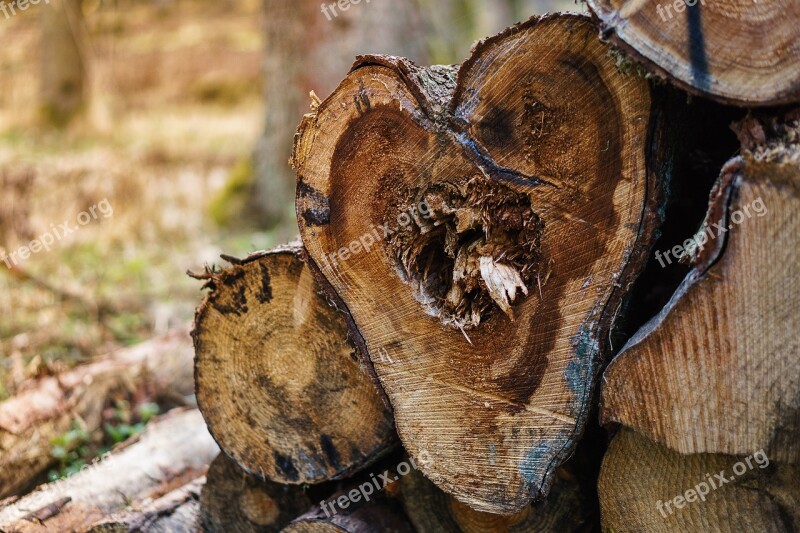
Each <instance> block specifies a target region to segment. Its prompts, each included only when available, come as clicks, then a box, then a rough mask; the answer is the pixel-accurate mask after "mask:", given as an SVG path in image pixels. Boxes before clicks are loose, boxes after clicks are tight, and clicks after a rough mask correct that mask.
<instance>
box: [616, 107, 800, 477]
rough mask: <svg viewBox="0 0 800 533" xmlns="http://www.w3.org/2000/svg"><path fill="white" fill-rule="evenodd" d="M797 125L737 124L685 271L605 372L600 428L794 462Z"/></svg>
mask: <svg viewBox="0 0 800 533" xmlns="http://www.w3.org/2000/svg"><path fill="white" fill-rule="evenodd" d="M798 118H800V111H794V112H791V113H789V114H788V115H787V116H785V117H783V118H781V119H779V118H777V117H773V118H764V119H758V118H750V119H747V120H745V121H744V122H742V123H740V124H739V125H738V127H737V129H738V130H739V133H740V138H741V139H742V141H743V144H742V156H740V157H737V158H735V159H734V160H732V161H730V162H729V163H728V164H727V165H725V167H724V168H723V170H722V174H721V176H720V178H719V180H718V182H717V185H716V187H715V189H714V191H713V192H712V194H711V199H710V204H709V210H708V214H707V216H706V221H705V223H704V225H703V227H702V228H701V229H700V231H699V232H698V233H697V234H696V236H695V238H694V239H693V240H694V241H695V242H694V243H693V242H692V241H691V240H688V241H687V242H686V244H687V245H688V246H687V247H686V248H688V255H687V258H689V257H691V261H692V267H693V268H692V270H691V272H690V273H689V274H688V276H687V277H686V279H685V280H684V281H683V283H682V284H681V286H680V287H679V288H678V290H677V291H676V292H675V294H674V295H673V296H672V298H671V300H670V302H669V304H668V305H667V306H666V307H665V308H664V309H663V310H662V311H661V313H660V314H659V315H657V316H656V317H655V318H654V319H653V320H651V321H650V322H649V323H648V324H646V325H645V326H644V327H642V329H641V330H640V331H639V332H638V333H637V334H636V335H635V336H634V337H633V338H632V339H631V340H630V341H629V342H628V344H627V345H626V346H625V347H624V348H623V349H622V351H621V353H620V354H619V355H618V356H617V357H616V358H615V359H614V361H613V362H612V363H611V364H610V365H609V367H608V369H607V370H606V371H605V376H604V387H603V410H602V417H603V420H604V422H605V423H609V422H621V423H623V424H625V425H626V426H629V427H632V428H634V429H635V430H637V431H639V432H640V433H642V434H644V435H647V436H648V437H649V438H651V439H653V440H655V441H657V442H659V443H662V444H666V445H667V446H669V447H670V448H672V449H674V450H677V451H679V452H681V453H701V452H712V453H727V454H734V455H735V454H748V453H753V452H755V451H756V450H759V449H764V450H765V451H766V452H767V454H769V456H770V458H772V459H775V460H776V461H787V462H794V463H800V389H798V386H797V384H798V383H800V361H798V359H797V354H798V352H800V345H799V344H798V337H797V332H798V331H800V318H799V317H798V313H797V302H798V300H800V271H798V269H797V264H798V262H799V261H800V252H798V249H797V236H798V234H800V220H798V217H797V212H798V210H800V164H798V161H799V160H800V129H799V128H798V126H797V124H798V122H797V120H798ZM701 243H702V245H701V246H700V247H698V246H697V244H701ZM656 257H661V259H660V260H661V261H662V263H666V261H670V262H671V261H673V260H676V259H675V258H674V255H672V257H670V256H669V255H666V254H665V253H664V251H659V255H657V256H656ZM685 259H686V258H685Z"/></svg>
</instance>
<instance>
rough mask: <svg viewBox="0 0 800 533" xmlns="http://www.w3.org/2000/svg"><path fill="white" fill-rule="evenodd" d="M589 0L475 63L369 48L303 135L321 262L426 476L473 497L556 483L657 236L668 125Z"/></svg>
mask: <svg viewBox="0 0 800 533" xmlns="http://www.w3.org/2000/svg"><path fill="white" fill-rule="evenodd" d="M596 32H597V28H596V27H595V26H594V24H593V23H592V22H591V20H590V19H589V18H588V17H586V16H581V15H559V16H547V17H543V18H540V19H532V20H530V21H528V22H526V23H524V24H521V25H518V26H515V27H513V28H511V29H509V30H506V31H505V32H504V33H501V34H500V35H498V36H495V37H493V38H490V39H488V40H486V41H484V42H482V43H480V44H479V45H478V46H477V47H476V49H475V51H474V52H473V55H472V57H471V58H470V59H469V60H468V61H467V62H466V63H465V64H464V65H463V66H462V67H461V69H460V71H459V70H457V69H456V68H455V67H441V66H440V67H430V68H419V67H417V66H415V65H413V64H411V63H409V62H407V61H405V60H402V59H398V58H388V57H362V58H360V59H359V61H357V63H356V65H355V66H354V68H353V70H352V71H351V73H350V75H349V76H348V77H347V78H346V79H345V80H344V81H343V82H342V84H341V85H340V86H339V88H338V89H337V90H336V91H335V93H334V94H333V95H331V97H329V98H328V99H327V100H326V101H325V102H323V103H322V104H321V105H319V107H318V108H317V109H315V112H314V113H312V114H310V115H307V116H306V117H305V119H304V121H303V123H302V124H301V127H300V131H299V133H298V136H297V138H296V143H295V154H294V159H293V164H294V166H295V168H296V169H297V174H298V178H297V179H298V183H297V214H298V220H299V225H300V230H301V235H302V238H303V241H304V243H305V245H306V247H307V250H308V254H309V256H310V259H311V261H310V264H311V265H312V266H314V267H315V268H317V269H318V273H320V274H321V275H322V276H323V277H324V278H325V280H326V283H328V284H329V286H328V289H329V290H330V292H331V294H332V296H334V297H336V298H338V299H339V300H340V308H342V309H345V310H346V311H347V313H348V315H349V316H350V318H351V328H352V329H353V333H354V337H355V338H356V341H357V343H359V344H361V348H362V351H363V352H364V353H368V354H369V358H370V360H371V363H372V366H373V367H374V371H375V373H376V375H377V377H378V379H379V381H380V384H381V385H382V387H383V389H384V391H385V392H386V394H387V396H388V398H389V400H390V402H391V405H392V407H393V408H394V416H395V423H396V427H397V430H398V432H399V434H400V437H401V439H402V441H403V443H404V445H405V447H406V449H407V450H408V451H409V453H410V454H411V455H418V454H420V453H425V452H427V453H429V454H430V457H431V460H430V461H429V462H428V463H427V464H426V465H425V466H423V467H421V469H422V471H423V472H424V474H425V475H426V476H428V477H429V478H430V479H431V480H432V481H434V482H435V483H436V484H438V485H439V486H440V487H441V488H443V489H444V490H446V491H447V492H449V493H451V494H453V495H454V496H456V497H457V498H458V499H459V500H461V501H463V502H465V503H467V504H469V505H470V506H472V507H473V508H475V509H476V510H480V511H486V512H494V513H515V512H519V511H520V510H522V509H523V508H524V507H525V506H526V505H527V504H528V503H529V502H530V501H531V499H532V498H534V497H542V496H543V495H544V493H546V491H547V489H548V487H549V484H550V483H551V480H552V476H553V473H554V471H555V469H556V468H557V467H558V465H559V464H560V463H561V462H562V461H563V460H564V459H565V458H566V457H568V456H569V454H570V453H571V451H572V449H573V447H574V445H575V441H576V438H577V436H578V435H579V434H580V433H581V430H582V427H583V424H584V421H585V419H586V416H587V412H588V406H589V401H590V397H591V393H592V386H593V382H594V377H595V374H596V372H597V369H598V363H599V361H600V358H601V354H602V352H603V350H604V348H605V344H606V339H607V337H608V331H609V327H610V323H611V321H612V319H613V317H614V315H615V314H616V312H617V310H618V308H619V306H620V303H621V298H622V296H623V294H624V292H625V289H626V288H627V287H628V286H629V284H630V282H631V281H632V279H633V278H634V277H635V275H636V274H637V272H638V271H639V270H640V267H641V266H642V263H643V262H644V256H645V253H644V252H645V251H646V250H647V249H648V248H649V246H650V245H651V243H652V237H653V233H654V231H655V226H656V221H657V217H656V214H655V209H654V207H655V205H656V203H657V202H658V200H659V198H660V194H659V192H658V191H659V186H658V171H657V168H658V167H659V166H660V165H661V162H660V161H661V151H660V150H658V149H657V145H659V144H660V143H659V141H658V138H659V135H656V134H655V132H656V131H659V126H658V124H657V123H658V121H657V120H655V119H654V115H653V114H652V106H651V104H652V99H651V95H650V92H649V90H648V86H647V83H646V82H645V81H644V80H643V79H641V78H639V77H637V76H632V75H627V76H626V75H623V74H621V73H620V72H619V71H618V70H617V68H616V67H615V63H614V58H613V57H612V56H610V55H609V53H608V48H607V47H606V46H604V45H603V44H602V43H601V42H599V41H598V40H597V38H596Z"/></svg>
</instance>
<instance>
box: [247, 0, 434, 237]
mask: <svg viewBox="0 0 800 533" xmlns="http://www.w3.org/2000/svg"><path fill="white" fill-rule="evenodd" d="M330 4H334V2H333V0H330V1H326V2H323V3H322V6H326V7H327V9H326V11H322V9H321V5H320V2H319V1H317V0H296V1H294V2H287V1H285V0H264V9H265V28H264V29H265V37H266V38H265V55H264V69H263V73H264V100H265V102H266V112H265V126H264V134H263V136H262V138H261V139H260V141H259V142H258V145H257V147H256V151H255V163H256V165H255V171H256V191H255V193H256V196H255V198H254V200H255V201H256V204H257V206H256V207H257V208H258V210H259V211H260V212H261V213H262V214H263V215H264V216H265V217H266V218H265V219H264V220H265V221H266V222H267V223H269V222H274V221H277V220H284V219H288V217H289V216H290V213H291V208H290V207H289V206H291V202H292V196H293V194H292V192H293V189H294V175H293V173H292V171H291V169H290V167H289V165H288V163H287V161H288V160H289V157H290V155H291V151H292V134H291V132H293V131H294V130H295V128H296V127H297V123H298V122H299V121H300V119H301V117H302V116H303V113H304V112H305V111H306V110H307V109H308V107H307V106H308V102H309V99H308V94H309V91H311V90H314V91H316V92H317V94H319V95H321V96H323V97H324V96H325V95H327V94H328V93H330V91H332V90H333V89H334V88H335V86H336V83H337V82H338V81H339V80H340V79H341V77H342V76H343V75H344V74H346V73H347V69H348V68H349V67H350V65H351V64H352V61H353V58H354V57H355V56H356V55H357V54H363V53H367V52H373V51H376V50H377V51H381V52H383V53H387V54H396V55H403V56H406V57H412V58H415V59H417V60H419V61H425V60H426V50H425V46H424V42H425V38H424V33H423V28H424V25H423V20H422V18H421V16H420V13H419V11H418V8H417V5H416V2H415V0H393V1H391V2H377V1H376V2H371V3H369V2H361V3H360V4H349V3H348V5H349V7H348V9H347V10H346V11H342V10H341V9H340V8H338V7H334V8H333V9H331V8H330ZM334 49H335V51H336V52H335V53H334V52H333V50H334Z"/></svg>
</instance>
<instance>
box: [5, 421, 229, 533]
mask: <svg viewBox="0 0 800 533" xmlns="http://www.w3.org/2000/svg"><path fill="white" fill-rule="evenodd" d="M218 450H219V449H218V448H217V445H216V444H215V443H214V440H213V439H212V438H211V436H210V435H209V434H208V431H207V430H206V428H205V423H204V422H203V417H202V416H201V415H200V413H199V412H198V411H197V410H189V411H184V410H173V411H171V412H170V413H168V414H166V415H164V416H163V417H160V418H159V419H157V420H156V421H153V422H151V423H150V424H149V425H148V427H147V429H146V430H145V431H144V433H143V434H142V435H141V436H139V437H135V438H134V439H132V440H131V441H128V442H126V443H124V444H123V445H122V446H121V447H120V448H119V449H116V450H114V451H113V453H111V454H110V455H109V456H108V457H104V458H103V459H102V460H101V461H99V462H97V463H95V464H93V465H92V466H90V467H88V468H86V469H84V470H81V471H80V472H79V473H77V474H75V475H73V476H71V477H69V478H65V479H62V480H60V481H56V482H54V483H50V484H47V485H44V486H42V487H40V488H39V489H38V490H36V491H35V492H33V493H31V494H29V495H27V496H25V497H23V498H21V499H19V500H17V501H16V502H14V503H12V504H11V505H8V506H6V507H4V508H2V509H0V531H7V532H9V533H16V532H20V533H27V532H39V531H83V530H85V529H88V528H90V527H92V526H93V525H95V524H97V523H98V521H101V520H102V519H103V518H104V517H107V516H108V515H111V514H113V513H116V512H119V511H121V510H123V509H125V508H126V507H128V506H129V505H130V504H131V502H137V501H142V500H145V499H147V498H156V497H158V496H161V495H163V494H165V493H167V492H170V491H171V490H173V489H175V488H177V487H180V486H183V485H185V484H186V483H187V482H188V481H190V480H192V479H195V478H197V477H199V476H202V475H204V474H205V472H206V469H207V467H208V464H209V463H210V462H211V460H212V459H213V458H214V456H215V454H216V453H217V452H218Z"/></svg>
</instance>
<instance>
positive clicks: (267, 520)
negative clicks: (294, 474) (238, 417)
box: [200, 454, 311, 533]
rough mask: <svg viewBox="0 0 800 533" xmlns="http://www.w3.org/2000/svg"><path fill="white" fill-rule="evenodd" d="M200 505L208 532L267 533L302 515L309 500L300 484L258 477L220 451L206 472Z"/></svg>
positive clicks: (308, 504) (309, 504) (204, 527)
mask: <svg viewBox="0 0 800 533" xmlns="http://www.w3.org/2000/svg"><path fill="white" fill-rule="evenodd" d="M200 506H201V517H202V524H203V529H204V530H205V531H206V532H207V533H234V532H239V533H247V532H262V533H269V532H273V531H280V530H281V529H282V528H283V527H285V526H286V525H287V524H289V522H291V521H292V520H293V519H294V518H296V517H297V516H299V515H301V514H302V513H303V512H304V511H305V510H306V509H308V508H309V507H310V506H311V501H310V500H309V498H308V496H306V494H305V491H304V490H303V489H302V488H301V487H298V486H296V485H281V484H278V483H273V482H270V481H261V480H258V479H256V478H254V477H253V476H249V475H247V474H246V473H244V472H243V471H242V470H241V469H240V468H239V465H237V464H236V463H235V462H233V461H232V460H231V459H229V458H228V457H227V456H226V455H225V454H220V455H219V456H217V458H216V459H214V462H213V463H211V466H210V467H209V469H208V474H206V484H205V486H204V487H203V492H202V495H201V497H200Z"/></svg>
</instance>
